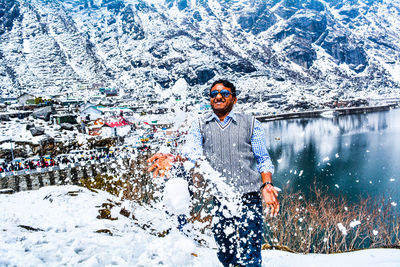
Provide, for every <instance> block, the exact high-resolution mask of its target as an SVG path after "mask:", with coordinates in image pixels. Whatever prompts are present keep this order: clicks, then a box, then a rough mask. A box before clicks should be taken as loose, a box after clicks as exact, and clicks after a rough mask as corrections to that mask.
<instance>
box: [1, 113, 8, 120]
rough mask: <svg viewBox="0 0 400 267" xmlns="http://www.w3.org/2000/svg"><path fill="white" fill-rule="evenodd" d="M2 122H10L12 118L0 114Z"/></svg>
mask: <svg viewBox="0 0 400 267" xmlns="http://www.w3.org/2000/svg"><path fill="white" fill-rule="evenodd" d="M0 121H10V116H8V115H7V114H0Z"/></svg>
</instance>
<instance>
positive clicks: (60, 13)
mask: <svg viewBox="0 0 400 267" xmlns="http://www.w3.org/2000/svg"><path fill="white" fill-rule="evenodd" d="M399 18H400V1H399V0H378V1H373V0H325V1H322V0H321V1H319V0H298V1H294V0H281V1H280V0H268V1H265V0H231V1H229V0H165V1H161V0H0V76H1V79H0V90H1V92H0V94H1V95H2V96H3V97H6V96H18V95H20V94H22V92H32V93H41V94H43V93H46V94H49V93H54V94H56V93H66V92H69V93H70V92H75V93H78V92H82V91H85V90H90V89H92V88H97V87H99V86H101V87H114V88H118V89H119V90H120V92H122V95H125V96H128V97H130V96H133V95H135V94H137V92H138V91H140V90H145V91H146V90H152V89H153V88H156V89H158V90H159V89H163V88H170V87H172V86H173V85H174V84H175V83H176V81H178V79H180V78H183V79H184V80H185V81H186V82H187V84H188V85H189V90H192V92H193V93H192V95H193V96H201V94H202V93H201V92H202V90H203V89H204V88H205V85H206V84H207V82H209V81H210V80H214V79H216V78H218V77H226V78H229V79H231V80H233V81H235V82H237V83H238V85H239V87H240V89H241V90H242V96H241V97H242V98H244V99H245V100H248V101H250V102H251V101H252V99H253V100H254V95H256V96H257V97H256V99H257V100H268V95H270V94H277V93H279V94H283V95H293V94H294V95H298V96H299V97H305V98H307V96H308V95H310V96H312V97H317V98H322V99H326V100H330V99H334V98H356V97H374V96H376V95H385V96H388V95H393V94H395V95H397V96H398V95H399V92H400V90H399V89H400V46H399V44H400V23H399V21H400V20H399ZM199 89H202V90H199ZM293 92H295V93H293ZM255 93H256V94H255ZM257 94H258V95H257ZM252 97H253V98H252ZM308 98H309V99H311V97H308Z"/></svg>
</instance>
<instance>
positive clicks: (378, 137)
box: [263, 109, 400, 205]
mask: <svg viewBox="0 0 400 267" xmlns="http://www.w3.org/2000/svg"><path fill="white" fill-rule="evenodd" d="M263 125H264V127H265V129H266V133H267V144H268V146H269V152H270V155H271V157H272V160H273V163H274V165H275V174H274V183H275V184H276V186H278V187H280V188H282V189H284V192H286V191H287V190H294V191H296V190H298V189H300V190H302V191H303V192H305V193H306V194H309V189H310V186H311V185H312V184H313V182H314V181H316V184H317V186H318V187H319V188H324V189H327V190H328V193H331V194H335V195H339V194H342V195H345V196H347V197H348V199H349V200H350V201H356V200H357V199H358V197H359V196H364V197H366V196H368V195H369V196H373V197H374V196H378V197H379V196H382V195H384V196H385V198H386V199H389V200H390V201H393V205H396V203H399V205H400V109H395V110H390V111H384V112H376V113H367V114H357V115H346V116H339V117H337V118H322V117H321V118H306V119H304V118H303V119H292V120H282V121H273V122H267V123H264V124H263ZM284 192H283V193H284Z"/></svg>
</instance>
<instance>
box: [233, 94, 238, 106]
mask: <svg viewBox="0 0 400 267" xmlns="http://www.w3.org/2000/svg"><path fill="white" fill-rule="evenodd" d="M236 102H237V97H236V96H235V97H234V98H233V104H236Z"/></svg>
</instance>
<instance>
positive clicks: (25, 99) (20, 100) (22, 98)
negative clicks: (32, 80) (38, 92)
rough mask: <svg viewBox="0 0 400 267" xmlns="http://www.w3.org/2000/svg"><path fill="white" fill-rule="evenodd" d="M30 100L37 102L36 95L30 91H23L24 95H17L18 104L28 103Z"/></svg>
mask: <svg viewBox="0 0 400 267" xmlns="http://www.w3.org/2000/svg"><path fill="white" fill-rule="evenodd" d="M28 100H31V101H32V100H33V103H35V96H34V95H32V94H29V93H23V94H22V95H20V96H19V97H17V101H18V104H19V105H21V106H24V105H26V104H27V102H28Z"/></svg>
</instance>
